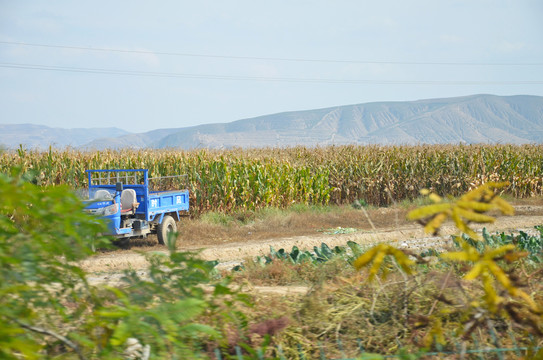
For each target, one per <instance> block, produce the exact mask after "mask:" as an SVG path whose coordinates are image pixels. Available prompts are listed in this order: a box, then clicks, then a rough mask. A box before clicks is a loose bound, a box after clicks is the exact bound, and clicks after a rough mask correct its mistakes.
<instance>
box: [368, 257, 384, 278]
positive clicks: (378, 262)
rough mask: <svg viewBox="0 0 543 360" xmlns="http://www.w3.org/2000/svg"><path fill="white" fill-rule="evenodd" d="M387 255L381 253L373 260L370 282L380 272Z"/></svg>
mask: <svg viewBox="0 0 543 360" xmlns="http://www.w3.org/2000/svg"><path fill="white" fill-rule="evenodd" d="M385 255H386V253H385V252H384V251H380V252H378V253H377V254H376V255H375V258H374V259H373V265H372V267H371V269H370V273H369V277H368V280H372V279H373V278H374V277H375V275H377V273H378V272H379V268H380V267H381V264H382V263H383V260H384V259H385Z"/></svg>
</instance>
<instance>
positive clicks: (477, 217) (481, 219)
mask: <svg viewBox="0 0 543 360" xmlns="http://www.w3.org/2000/svg"><path fill="white" fill-rule="evenodd" d="M455 210H456V211H457V213H458V214H459V215H460V216H462V217H463V218H465V219H467V220H469V221H473V222H476V223H493V222H494V221H496V219H494V218H493V217H492V216H488V215H483V214H478V213H476V212H473V211H469V210H465V209H462V208H460V207H455Z"/></svg>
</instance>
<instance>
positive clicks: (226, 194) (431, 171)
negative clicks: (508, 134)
mask: <svg viewBox="0 0 543 360" xmlns="http://www.w3.org/2000/svg"><path fill="white" fill-rule="evenodd" d="M11 166H19V167H21V168H22V169H23V171H25V172H29V174H31V175H32V176H33V179H34V181H36V182H37V183H38V184H40V185H58V184H67V185H69V186H71V187H73V188H74V189H82V188H85V187H86V186H87V184H86V181H87V178H86V173H85V170H86V169H108V168H117V169H149V176H150V177H160V176H171V175H180V174H187V175H188V184H187V187H188V189H189V190H190V192H191V207H192V212H193V213H195V214H198V213H202V212H206V211H210V210H212V211H221V212H232V211H243V210H254V209H258V208H262V207H266V206H274V207H288V206H289V205H291V204H294V203H304V204H348V203H352V202H353V201H355V200H361V201H364V202H365V203H367V204H371V205H376V206H386V205H390V204H391V203H392V202H394V201H401V200H404V199H414V198H416V197H418V196H419V190H420V189H422V188H428V189H431V190H433V191H434V192H437V193H438V194H449V195H452V196H457V195H460V194H463V193H465V192H466V191H468V190H469V189H471V188H473V187H476V186H478V185H481V184H483V183H485V182H487V181H509V182H510V186H509V187H508V188H507V189H506V190H505V192H506V193H508V194H510V195H512V196H514V197H519V198H523V197H530V196H538V195H543V145H420V146H331V147H321V148H307V147H292V148H265V149H248V150H243V149H233V150H191V151H182V150H119V151H113V150H106V151H96V152H85V151H77V150H70V149H67V150H54V149H49V151H37V150H27V149H24V148H22V147H21V148H20V149H18V150H16V151H10V152H3V153H0V172H7V171H9V168H10V167H11ZM169 186H171V188H175V187H179V186H180V184H176V183H170V184H169Z"/></svg>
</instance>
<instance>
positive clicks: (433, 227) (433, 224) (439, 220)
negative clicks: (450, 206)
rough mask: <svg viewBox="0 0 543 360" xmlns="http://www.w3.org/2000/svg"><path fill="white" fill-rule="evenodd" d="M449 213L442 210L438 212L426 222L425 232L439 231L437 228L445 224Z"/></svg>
mask: <svg viewBox="0 0 543 360" xmlns="http://www.w3.org/2000/svg"><path fill="white" fill-rule="evenodd" d="M447 216H448V214H447V213H446V212H442V213H439V214H437V215H436V216H434V217H433V218H432V220H430V221H429V222H428V224H426V226H425V227H424V232H425V233H427V234H434V233H436V232H437V229H439V227H440V226H441V224H443V222H444V221H445V220H447Z"/></svg>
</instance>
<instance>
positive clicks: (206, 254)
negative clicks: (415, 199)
mask: <svg viewBox="0 0 543 360" xmlns="http://www.w3.org/2000/svg"><path fill="white" fill-rule="evenodd" d="M516 210H517V213H519V215H517V216H514V217H507V216H501V217H498V218H497V220H496V222H495V223H494V224H486V225H485V226H486V228H487V229H488V230H489V231H490V232H491V233H494V232H498V231H500V232H501V231H504V232H511V231H518V230H523V231H533V227H534V226H536V225H543V206H517V207H516ZM383 216H384V217H389V218H390V217H393V216H394V215H393V214H391V213H390V212H389V213H387V214H383ZM375 223H378V224H381V225H380V226H378V227H376V228H375V229H371V230H362V229H350V230H351V231H353V232H350V233H343V232H346V231H343V230H344V229H337V231H335V234H334V233H333V232H334V231H331V232H330V231H329V232H328V233H323V232H316V231H314V230H313V231H310V233H309V234H308V235H303V236H293V237H281V238H268V239H259V240H255V239H250V238H248V239H247V240H242V241H237V242H230V243H226V244H218V245H217V244H212V245H211V244H210V245H209V246H206V245H205V244H204V245H200V246H194V245H193V246H182V245H181V246H180V247H179V250H181V251H200V254H201V257H202V258H203V259H206V260H219V261H221V263H225V264H232V263H235V262H239V261H241V260H243V259H246V258H250V257H255V256H258V255H264V254H268V253H269V250H270V246H273V247H274V248H275V249H280V248H285V249H288V250H290V249H291V248H292V247H293V246H297V247H298V248H300V249H312V248H313V246H320V244H321V243H323V242H324V243H326V244H327V245H328V246H330V247H333V246H336V245H345V244H346V243H347V242H348V241H354V242H357V243H359V244H363V245H364V244H365V245H371V244H375V243H380V242H386V243H390V244H394V245H395V246H397V247H400V248H406V249H417V250H422V249H425V248H429V247H432V248H436V249H439V248H443V247H445V246H448V245H451V243H450V235H451V234H454V233H456V229H455V228H454V227H453V226H451V224H449V225H446V226H444V227H443V228H442V231H441V236H440V237H428V236H427V235H425V234H424V232H423V230H422V227H421V226H419V225H413V224H404V225H401V226H394V227H386V226H384V224H386V223H387V222H386V221H376V222H375ZM389 223H390V222H389ZM473 228H474V229H478V230H481V229H482V228H483V226H478V225H474V226H473ZM355 230H356V231H355ZM181 240H182V239H181ZM181 244H182V241H181ZM149 251H161V252H166V249H165V248H164V247H157V246H152V247H147V248H146V247H142V248H139V249H138V250H123V249H119V250H115V251H113V252H109V253H99V254H97V255H94V256H92V257H90V258H89V259H86V260H85V261H83V262H82V263H81V266H82V268H83V269H84V270H85V271H87V272H88V273H89V274H90V278H91V281H92V277H93V276H96V277H97V278H96V281H100V280H99V279H100V278H101V279H103V278H104V277H105V278H106V280H107V278H108V277H110V278H115V277H117V276H119V273H120V272H121V271H122V270H124V269H134V270H144V269H145V268H147V266H148V263H147V261H146V260H145V257H144V255H143V254H144V253H146V252H149Z"/></svg>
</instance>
